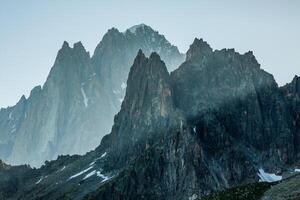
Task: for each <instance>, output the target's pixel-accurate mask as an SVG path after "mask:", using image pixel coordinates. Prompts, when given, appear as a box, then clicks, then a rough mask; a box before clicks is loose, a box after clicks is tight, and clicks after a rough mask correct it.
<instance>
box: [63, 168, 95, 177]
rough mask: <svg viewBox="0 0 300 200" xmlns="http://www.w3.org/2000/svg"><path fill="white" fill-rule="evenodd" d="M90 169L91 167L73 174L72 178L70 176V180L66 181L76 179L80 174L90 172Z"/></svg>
mask: <svg viewBox="0 0 300 200" xmlns="http://www.w3.org/2000/svg"><path fill="white" fill-rule="evenodd" d="M92 168H93V167H89V168H87V169H85V170H82V171H81V172H79V173H77V174H75V175H73V176H70V178H68V180H71V179H73V178H76V177H78V176H80V175H82V174H85V173H86V172H88V171H90V170H91V169H92Z"/></svg>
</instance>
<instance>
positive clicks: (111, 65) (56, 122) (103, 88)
mask: <svg viewBox="0 0 300 200" xmlns="http://www.w3.org/2000/svg"><path fill="white" fill-rule="evenodd" d="M140 48H141V49H145V51H146V52H147V53H148V54H150V52H151V51H152V50H157V51H158V52H161V53H162V55H164V58H165V59H166V61H167V62H168V64H169V65H170V66H171V67H173V68H174V67H175V66H177V65H179V62H181V61H182V60H183V55H182V54H180V53H179V51H178V49H177V47H175V46H173V45H171V44H170V43H169V42H168V41H167V40H166V39H165V37H164V36H163V35H160V34H159V33H158V32H156V31H154V30H153V29H152V28H151V27H149V26H146V25H139V26H135V28H131V29H128V30H127V31H126V32H124V33H120V32H119V31H118V30H117V29H114V28H113V29H111V30H109V31H108V32H107V33H106V34H105V36H104V37H103V39H102V41H101V42H100V44H99V45H98V46H97V48H96V50H95V53H94V55H93V57H92V58H90V55H89V53H88V52H86V50H85V49H84V47H83V45H82V44H81V43H80V42H79V43H76V44H74V47H73V48H71V47H69V44H68V43H67V42H65V43H64V44H63V46H62V48H61V50H59V52H58V54H57V58H56V60H55V63H54V65H53V67H52V69H51V72H50V73H49V76H48V78H47V81H46V82H45V84H44V85H43V86H42V87H41V86H37V87H36V88H34V89H33V90H32V92H31V94H30V96H29V98H28V99H26V98H25V97H24V96H23V97H22V98H21V100H20V101H19V103H18V104H17V105H16V106H13V107H9V108H7V109H1V111H0V158H2V159H4V160H5V161H7V162H9V163H12V164H24V163H29V164H31V165H33V166H40V165H41V164H42V163H43V162H44V161H45V160H52V159H55V158H56V157H57V156H58V155H60V154H84V153H86V152H87V151H89V150H92V149H94V148H95V147H97V146H98V145H99V143H100V141H101V139H102V137H103V136H104V135H105V134H107V133H109V131H110V130H111V126H112V124H113V116H114V115H115V114H116V113H117V112H118V111H119V109H120V106H121V103H122V100H123V98H124V94H125V89H126V80H127V76H128V73H129V69H130V66H131V65H132V63H133V58H134V56H135V55H136V53H137V52H138V49H140Z"/></svg>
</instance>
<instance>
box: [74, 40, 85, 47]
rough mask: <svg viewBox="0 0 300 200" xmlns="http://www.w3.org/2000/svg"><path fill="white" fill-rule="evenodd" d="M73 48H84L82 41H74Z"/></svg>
mask: <svg viewBox="0 0 300 200" xmlns="http://www.w3.org/2000/svg"><path fill="white" fill-rule="evenodd" d="M73 48H84V47H83V45H82V43H81V41H79V42H76V43H74V45H73Z"/></svg>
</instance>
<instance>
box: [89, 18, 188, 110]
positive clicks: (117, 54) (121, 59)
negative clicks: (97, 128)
mask: <svg viewBox="0 0 300 200" xmlns="http://www.w3.org/2000/svg"><path fill="white" fill-rule="evenodd" d="M139 49H141V50H143V52H144V53H145V54H146V56H149V55H150V53H152V52H157V53H158V54H159V55H160V56H161V57H162V59H163V60H164V61H165V62H166V65H167V68H168V70H169V71H173V70H174V69H176V68H177V67H178V66H179V65H180V64H181V63H182V62H183V61H184V55H183V54H181V53H180V52H179V51H178V48H177V47H176V46H174V45H171V44H170V43H169V42H168V41H167V40H166V38H165V37H164V36H163V35H161V34H159V33H158V32H157V31H154V30H153V29H152V28H151V27H150V26H147V25H145V24H139V25H135V26H133V27H131V28H129V29H127V30H126V31H125V32H119V31H118V30H117V29H116V28H112V29H110V30H109V31H108V32H107V33H106V34H105V35H104V37H103V39H102V41H101V42H100V43H99V44H98V46H97V47H96V49H95V52H94V55H93V57H92V63H93V65H94V67H95V71H96V72H97V74H99V76H100V80H101V83H102V84H103V85H105V87H107V88H110V91H111V94H110V95H109V96H110V97H111V100H110V101H111V102H112V104H113V105H115V106H116V108H117V109H116V112H117V111H119V108H120V105H121V102H122V99H123V98H124V95H125V88H126V81H127V77H128V73H129V70H130V66H131V65H132V61H133V60H134V58H135V56H136V54H137V52H138V50H139ZM116 100H117V101H116ZM116 112H115V113H116Z"/></svg>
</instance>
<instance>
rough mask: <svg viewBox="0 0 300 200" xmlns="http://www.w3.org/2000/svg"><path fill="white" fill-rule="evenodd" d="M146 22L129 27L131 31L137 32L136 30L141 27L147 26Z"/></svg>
mask: <svg viewBox="0 0 300 200" xmlns="http://www.w3.org/2000/svg"><path fill="white" fill-rule="evenodd" d="M145 26H146V25H145V24H139V25H135V26H132V27H131V28H129V29H127V30H129V31H130V32H131V33H136V30H137V29H139V28H143V29H144V28H145Z"/></svg>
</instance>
